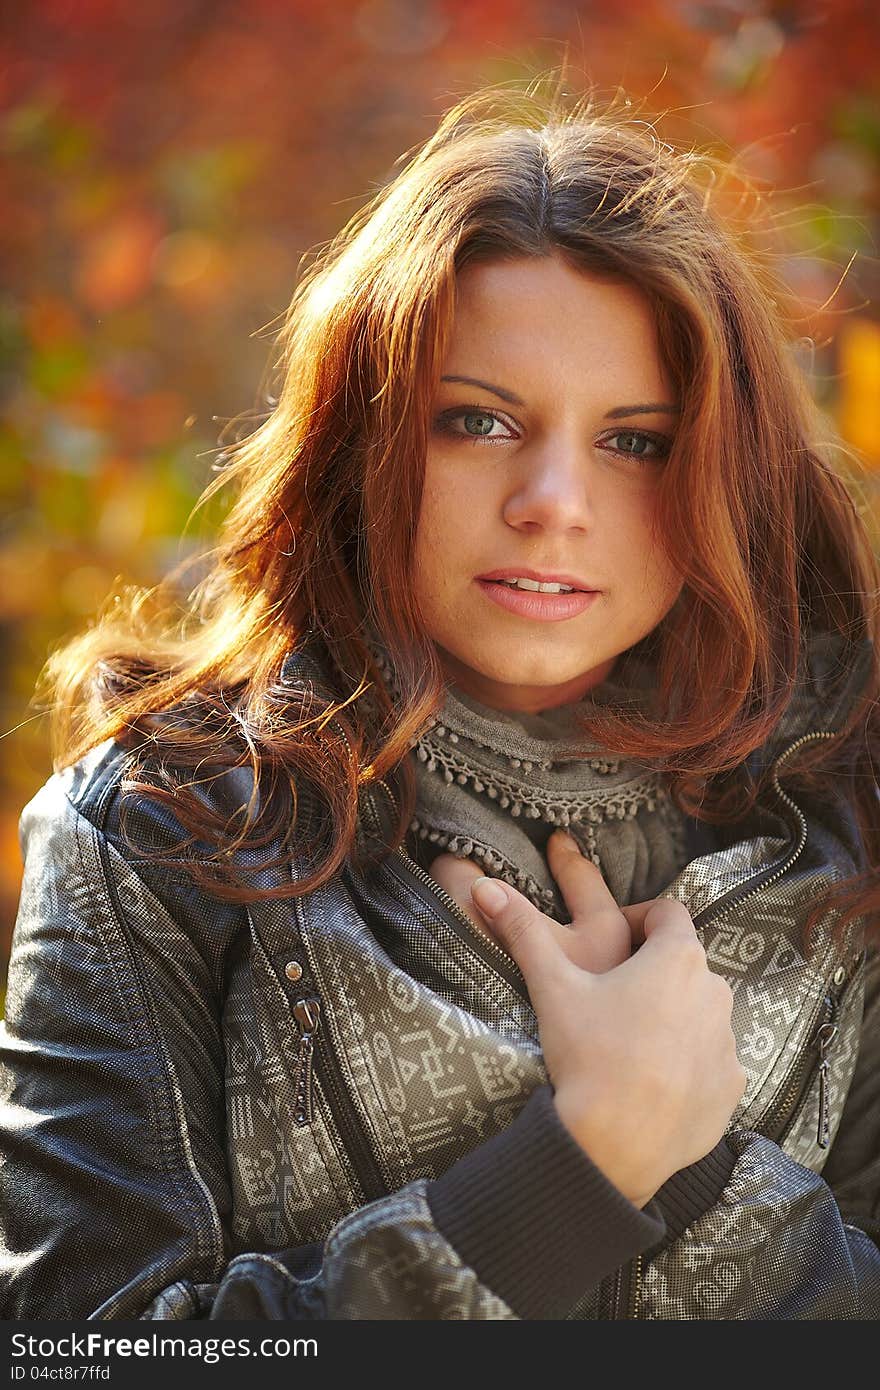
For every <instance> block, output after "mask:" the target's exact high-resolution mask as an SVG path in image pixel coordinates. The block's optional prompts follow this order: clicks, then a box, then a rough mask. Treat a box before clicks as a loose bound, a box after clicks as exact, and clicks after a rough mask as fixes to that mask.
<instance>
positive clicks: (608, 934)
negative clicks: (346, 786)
mask: <svg viewBox="0 0 880 1390" xmlns="http://www.w3.org/2000/svg"><path fill="white" fill-rule="evenodd" d="M547 862H548V864H549V865H550V872H551V873H552V874H553V877H554V878H555V880H556V882H557V883H558V884H559V887H560V889H561V892H562V896H563V898H564V899H565V903H566V906H567V907H568V909H569V911H570V912H571V915H572V919H573V920H572V925H571V926H570V927H565V926H562V925H561V923H559V922H556V921H554V919H553V918H552V917H548V916H546V914H545V913H543V912H538V916H539V917H540V918H541V921H542V922H543V923H545V924H546V927H547V930H548V931H550V932H552V933H553V935H554V936H555V938H556V940H557V941H558V942H559V945H560V946H561V947H562V950H563V951H564V952H565V954H566V955H567V956H568V959H569V960H570V961H571V962H572V964H573V965H579V966H580V967H581V968H582V969H583V970H592V971H595V972H596V973H597V974H601V973H602V972H603V971H605V970H611V969H612V968H613V966H615V965H620V963H621V962H622V961H625V960H628V959H629V957H630V956H631V955H632V949H633V938H634V936H635V939H636V940H637V941H643V940H644V931H643V923H644V919H645V913H646V912H647V910H648V908H649V907H650V906H651V903H652V902H653V901H654V899H653V898H651V899H649V900H648V901H647V902H643V903H634V904H633V905H632V906H630V907H618V905H617V903H616V902H615V901H614V899H613V897H612V896H611V894H610V892H609V891H608V889H607V888H605V891H604V892H599V893H597V892H596V886H597V885H596V882H595V881H596V880H597V879H598V881H599V883H600V884H601V885H602V886H603V887H604V885H605V880H604V879H603V878H602V872H601V870H600V869H599V868H597V866H596V865H595V864H594V863H593V862H592V860H590V859H585V858H584V856H583V855H582V854H581V852H580V850H579V849H578V846H577V844H576V842H575V841H574V840H573V839H572V837H571V836H570V835H566V834H565V833H564V831H560V830H555V831H554V832H553V834H552V835H551V836H550V839H549V841H548V842H547ZM431 876H432V878H434V879H435V880H436V882H437V883H439V884H440V886H441V888H445V890H446V892H447V893H448V894H449V895H450V897H452V898H454V899H455V901H456V903H457V904H458V906H459V907H460V908H461V910H462V912H463V913H464V914H465V916H467V917H470V919H471V921H472V922H473V924H474V926H475V927H476V928H477V930H478V931H481V932H482V933H483V935H484V936H488V937H489V938H490V939H491V938H492V936H493V933H492V931H491V930H490V928H489V924H488V920H487V919H486V918H485V917H484V916H483V915H482V913H481V912H480V910H479V908H477V907H476V905H475V903H474V901H473V899H472V898H471V884H472V883H474V882H475V881H476V880H477V879H478V878H480V877H481V876H482V869H479V868H478V867H477V865H476V864H475V863H474V861H473V860H472V859H456V857H455V855H454V854H440V855H438V856H437V858H436V859H435V860H434V861H433V863H432V864H431ZM511 891H513V890H511ZM517 896H520V895H519V894H517ZM535 911H536V912H537V911H538V909H537V908H536V909H535ZM587 919H589V920H587ZM578 924H580V926H581V927H582V930H579V931H575V930H573V928H574V927H575V926H576V925H578Z"/></svg>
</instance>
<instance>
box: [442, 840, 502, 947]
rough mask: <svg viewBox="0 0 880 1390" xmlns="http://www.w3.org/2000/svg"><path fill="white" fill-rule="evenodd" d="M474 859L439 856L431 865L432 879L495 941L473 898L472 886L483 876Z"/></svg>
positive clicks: (480, 930)
mask: <svg viewBox="0 0 880 1390" xmlns="http://www.w3.org/2000/svg"><path fill="white" fill-rule="evenodd" d="M482 873H483V870H482V869H479V868H478V867H477V865H476V864H475V863H474V862H473V860H472V859H457V858H456V856H455V855H454V854H438V856H437V858H436V859H435V860H434V861H433V863H432V864H431V877H432V878H433V879H434V881H435V882H436V883H439V884H440V887H441V888H442V889H444V891H445V892H447V893H448V894H449V896H450V897H451V898H453V899H454V900H455V902H456V905H457V906H458V907H459V908H461V911H462V912H463V913H464V915H465V916H466V917H468V918H470V920H471V921H472V922H473V924H474V926H475V927H476V929H477V931H479V932H481V933H482V934H483V936H487V937H488V938H489V940H490V941H491V940H493V939H494V938H493V936H492V932H491V931H490V929H489V924H488V922H487V920H486V918H485V917H484V916H483V914H482V913H481V912H480V911H479V909H478V908H477V906H476V904H475V903H474V901H473V899H472V898H471V884H472V883H473V882H474V880H475V879H477V878H480V877H481V876H482Z"/></svg>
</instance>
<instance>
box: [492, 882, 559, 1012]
mask: <svg viewBox="0 0 880 1390" xmlns="http://www.w3.org/2000/svg"><path fill="white" fill-rule="evenodd" d="M471 897H472V899H473V901H474V902H475V904H476V905H477V907H478V908H479V910H480V912H481V913H482V914H483V917H484V918H485V920H486V921H487V922H488V924H489V927H490V929H491V932H492V935H493V936H494V937H495V938H496V939H497V941H498V943H499V945H501V946H503V947H504V949H505V950H506V951H507V952H508V954H509V955H511V956H512V957H513V959H514V960H515V961H516V963H517V965H518V966H519V968H520V970H521V971H522V973H523V976H524V978H525V981H526V984H527V985H528V987H529V994H530V995H531V997H532V1003H533V1004H534V1005H535V1008H536V1009H537V1008H538V1003H539V999H536V997H535V996H536V993H537V994H538V996H540V995H541V993H542V992H543V990H544V988H545V987H549V988H552V987H553V985H554V984H555V983H556V982H557V981H559V980H561V978H562V976H564V975H565V974H566V973H567V971H568V969H569V961H568V958H567V956H566V954H565V952H564V951H563V950H562V947H561V946H560V945H559V943H558V941H557V940H556V938H555V936H554V934H553V930H552V927H551V924H550V921H549V919H548V918H546V917H545V916H544V914H543V913H542V912H539V911H538V909H537V908H536V907H535V906H534V905H533V904H532V903H530V902H529V900H528V898H526V897H524V896H523V894H522V893H518V892H517V891H516V889H515V888H511V887H510V885H509V884H507V883H500V882H499V881H498V879H497V878H477V879H475V880H474V882H473V883H472V884H471Z"/></svg>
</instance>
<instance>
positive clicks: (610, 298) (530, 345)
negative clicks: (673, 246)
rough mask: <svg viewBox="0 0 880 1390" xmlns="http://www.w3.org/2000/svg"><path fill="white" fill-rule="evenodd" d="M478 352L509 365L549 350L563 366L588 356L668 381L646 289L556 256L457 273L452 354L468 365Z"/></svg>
mask: <svg viewBox="0 0 880 1390" xmlns="http://www.w3.org/2000/svg"><path fill="white" fill-rule="evenodd" d="M474 350H479V352H480V353H481V354H486V353H488V354H490V355H491V357H492V358H493V359H494V360H496V361H497V362H499V364H500V363H509V364H510V366H511V367H515V365H516V362H517V361H519V360H523V359H529V360H533V359H535V358H537V357H544V356H546V355H547V354H548V353H549V354H550V359H551V362H550V365H551V366H552V365H553V364H554V363H555V365H556V367H557V368H558V369H563V368H565V367H566V366H572V367H573V368H575V369H577V367H578V365H579V364H583V363H585V362H587V361H589V363H590V364H591V367H592V368H593V369H594V370H595V368H596V367H597V366H598V364H600V363H603V362H604V363H606V364H607V365H608V367H609V368H616V369H620V370H622V369H624V368H626V369H627V370H629V371H632V370H638V371H640V372H642V373H645V372H647V374H648V375H649V376H652V377H653V378H654V379H655V380H656V381H657V382H658V384H659V382H660V381H662V379H663V368H662V363H661V360H660V350H659V343H658V339H657V325H656V319H655V316H654V311H653V307H652V305H651V302H650V300H649V298H648V296H647V295H646V294H645V292H644V291H643V290H641V289H640V288H639V286H638V285H634V284H633V283H631V282H630V281H627V280H624V279H621V278H619V277H614V276H610V275H604V274H599V273H596V272H592V271H582V270H575V269H573V268H572V267H571V266H570V265H568V264H567V263H566V262H565V261H564V260H562V259H561V257H559V256H556V255H553V256H545V257H534V258H524V257H523V258H517V259H515V260H514V259H511V260H499V261H491V262H486V263H477V264H472V265H469V266H466V267H465V268H464V270H462V271H461V272H460V273H459V275H458V278H457V282H456V300H455V312H454V317H453V325H452V337H451V341H450V358H452V357H455V358H456V362H457V364H458V365H459V366H461V368H462V369H464V363H463V362H460V361H459V359H460V358H461V357H462V356H463V355H466V354H468V353H469V352H472V351H474ZM470 365H473V364H470ZM481 365H484V362H483V361H482V360H481Z"/></svg>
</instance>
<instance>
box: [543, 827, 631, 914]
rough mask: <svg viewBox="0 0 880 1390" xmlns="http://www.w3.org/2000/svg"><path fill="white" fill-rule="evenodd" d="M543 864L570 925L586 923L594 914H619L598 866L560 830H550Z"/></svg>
mask: <svg viewBox="0 0 880 1390" xmlns="http://www.w3.org/2000/svg"><path fill="white" fill-rule="evenodd" d="M547 862H548V864H549V865H550V871H551V873H552V874H553V877H554V878H555V879H556V882H557V883H558V884H559V888H560V891H561V893H562V896H563V897H564V899H565V904H566V907H567V908H568V910H569V912H570V913H571V917H572V925H573V926H576V925H577V924H578V923H583V922H588V921H590V919H591V918H592V917H594V916H595V915H596V914H597V913H601V912H608V911H611V912H614V913H618V912H619V911H620V908H619V907H618V905H617V903H616V902H615V899H614V894H613V893H612V892H611V889H610V888H609V887H608V884H607V883H606V882H605V879H604V877H603V874H602V870H601V869H600V868H599V866H598V864H594V863H593V861H592V860H591V859H587V857H586V855H584V854H582V853H581V850H580V847H579V845H578V843H577V841H576V840H575V839H574V838H573V837H572V836H571V835H567V834H566V833H565V831H564V830H554V832H553V834H552V835H551V836H550V839H549V840H548V841H547Z"/></svg>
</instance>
